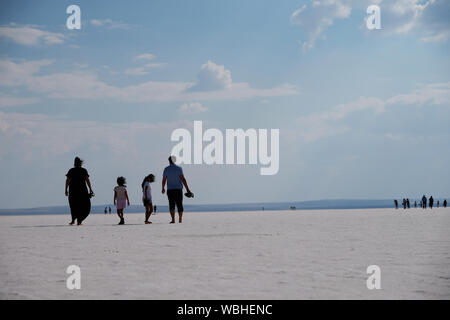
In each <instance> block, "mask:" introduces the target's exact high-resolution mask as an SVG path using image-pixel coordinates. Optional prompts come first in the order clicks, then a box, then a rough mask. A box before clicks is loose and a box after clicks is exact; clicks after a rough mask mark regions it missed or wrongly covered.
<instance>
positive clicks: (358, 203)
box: [0, 197, 450, 216]
mask: <svg viewBox="0 0 450 320" xmlns="http://www.w3.org/2000/svg"><path fill="white" fill-rule="evenodd" d="M449 198H450V197H449ZM449 198H447V199H449ZM443 199H445V198H435V201H436V202H437V200H440V201H441V204H442V201H443ZM410 200H411V204H413V203H414V201H417V202H418V203H419V201H420V200H418V199H410ZM399 202H401V201H399ZM436 202H435V203H436ZM156 205H157V213H159V212H168V209H169V208H168V206H167V205H158V204H156ZM105 207H111V210H112V212H111V213H112V214H115V211H116V210H115V207H114V206H113V205H111V204H104V205H94V206H92V210H91V214H104V209H105ZM184 207H185V210H186V211H187V212H234V211H263V210H267V211H273V210H278V211H279V210H326V209H331V210H332V209H335V210H337V209H384V208H394V199H378V200H359V199H332V200H312V201H292V202H265V203H263V202H261V203H234V204H199V205H189V204H186V205H185V206H184ZM411 207H412V208H413V206H411ZM399 210H400V208H399ZM125 212H126V213H142V212H144V208H143V206H142V205H131V206H130V207H128V208H127V209H125ZM55 214H56V215H58V214H59V215H61V214H70V210H69V206H68V205H66V206H51V207H39V208H23V209H0V216H12V215H13V216H14V215H55Z"/></svg>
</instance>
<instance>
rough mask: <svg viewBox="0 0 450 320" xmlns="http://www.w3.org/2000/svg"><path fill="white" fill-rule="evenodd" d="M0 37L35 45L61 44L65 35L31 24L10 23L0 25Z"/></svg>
mask: <svg viewBox="0 0 450 320" xmlns="http://www.w3.org/2000/svg"><path fill="white" fill-rule="evenodd" d="M0 37H5V38H8V39H10V40H12V41H14V42H15V43H18V44H21V45H26V46H35V45H39V44H42V43H44V44H48V45H52V44H61V43H63V42H64V40H65V39H66V37H65V36H64V35H63V34H61V33H56V32H49V31H44V30H40V29H38V28H36V27H31V26H18V25H15V24H11V25H8V26H1V27H0Z"/></svg>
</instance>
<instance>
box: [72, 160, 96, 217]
mask: <svg viewBox="0 0 450 320" xmlns="http://www.w3.org/2000/svg"><path fill="white" fill-rule="evenodd" d="M82 165H83V160H81V159H80V158H78V157H76V158H75V161H74V167H73V168H72V169H70V170H69V172H67V174H66V177H67V179H66V196H68V197H69V205H70V213H71V214H72V222H70V224H71V225H73V224H74V223H75V220H77V224H78V225H81V223H82V222H83V220H84V219H86V217H87V216H88V215H89V213H90V212H91V199H90V198H91V196H92V195H93V194H94V192H93V191H92V187H91V182H90V181H89V174H88V172H87V170H86V169H84V168H82V167H81V166H82ZM86 184H87V186H86ZM87 187H89V192H88V188H87ZM67 188H69V191H67Z"/></svg>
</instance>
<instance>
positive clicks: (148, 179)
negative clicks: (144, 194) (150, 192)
mask: <svg viewBox="0 0 450 320" xmlns="http://www.w3.org/2000/svg"><path fill="white" fill-rule="evenodd" d="M152 179H153V181H155V175H153V174H151V173H150V174H149V175H148V176H146V177H145V178H144V180H142V183H141V187H142V190H144V184H145V182H147V181H149V182H153V181H151V180H152Z"/></svg>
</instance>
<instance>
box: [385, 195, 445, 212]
mask: <svg viewBox="0 0 450 320" xmlns="http://www.w3.org/2000/svg"><path fill="white" fill-rule="evenodd" d="M427 203H428V208H430V209H433V206H434V199H433V196H430V198H428V199H427V197H426V196H425V195H423V196H422V199H421V200H420V202H419V203H417V201H416V200H415V201H414V208H417V206H419V208H422V209H426V208H427ZM394 205H395V209H398V205H399V203H398V200H397V199H394ZM402 206H403V209H410V208H411V202H410V201H409V199H408V198H406V199H405V198H403V200H402ZM439 206H440V202H439V200H438V201H437V202H436V207H437V208H439ZM442 206H443V207H444V208H447V199H444V201H443V202H442Z"/></svg>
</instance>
